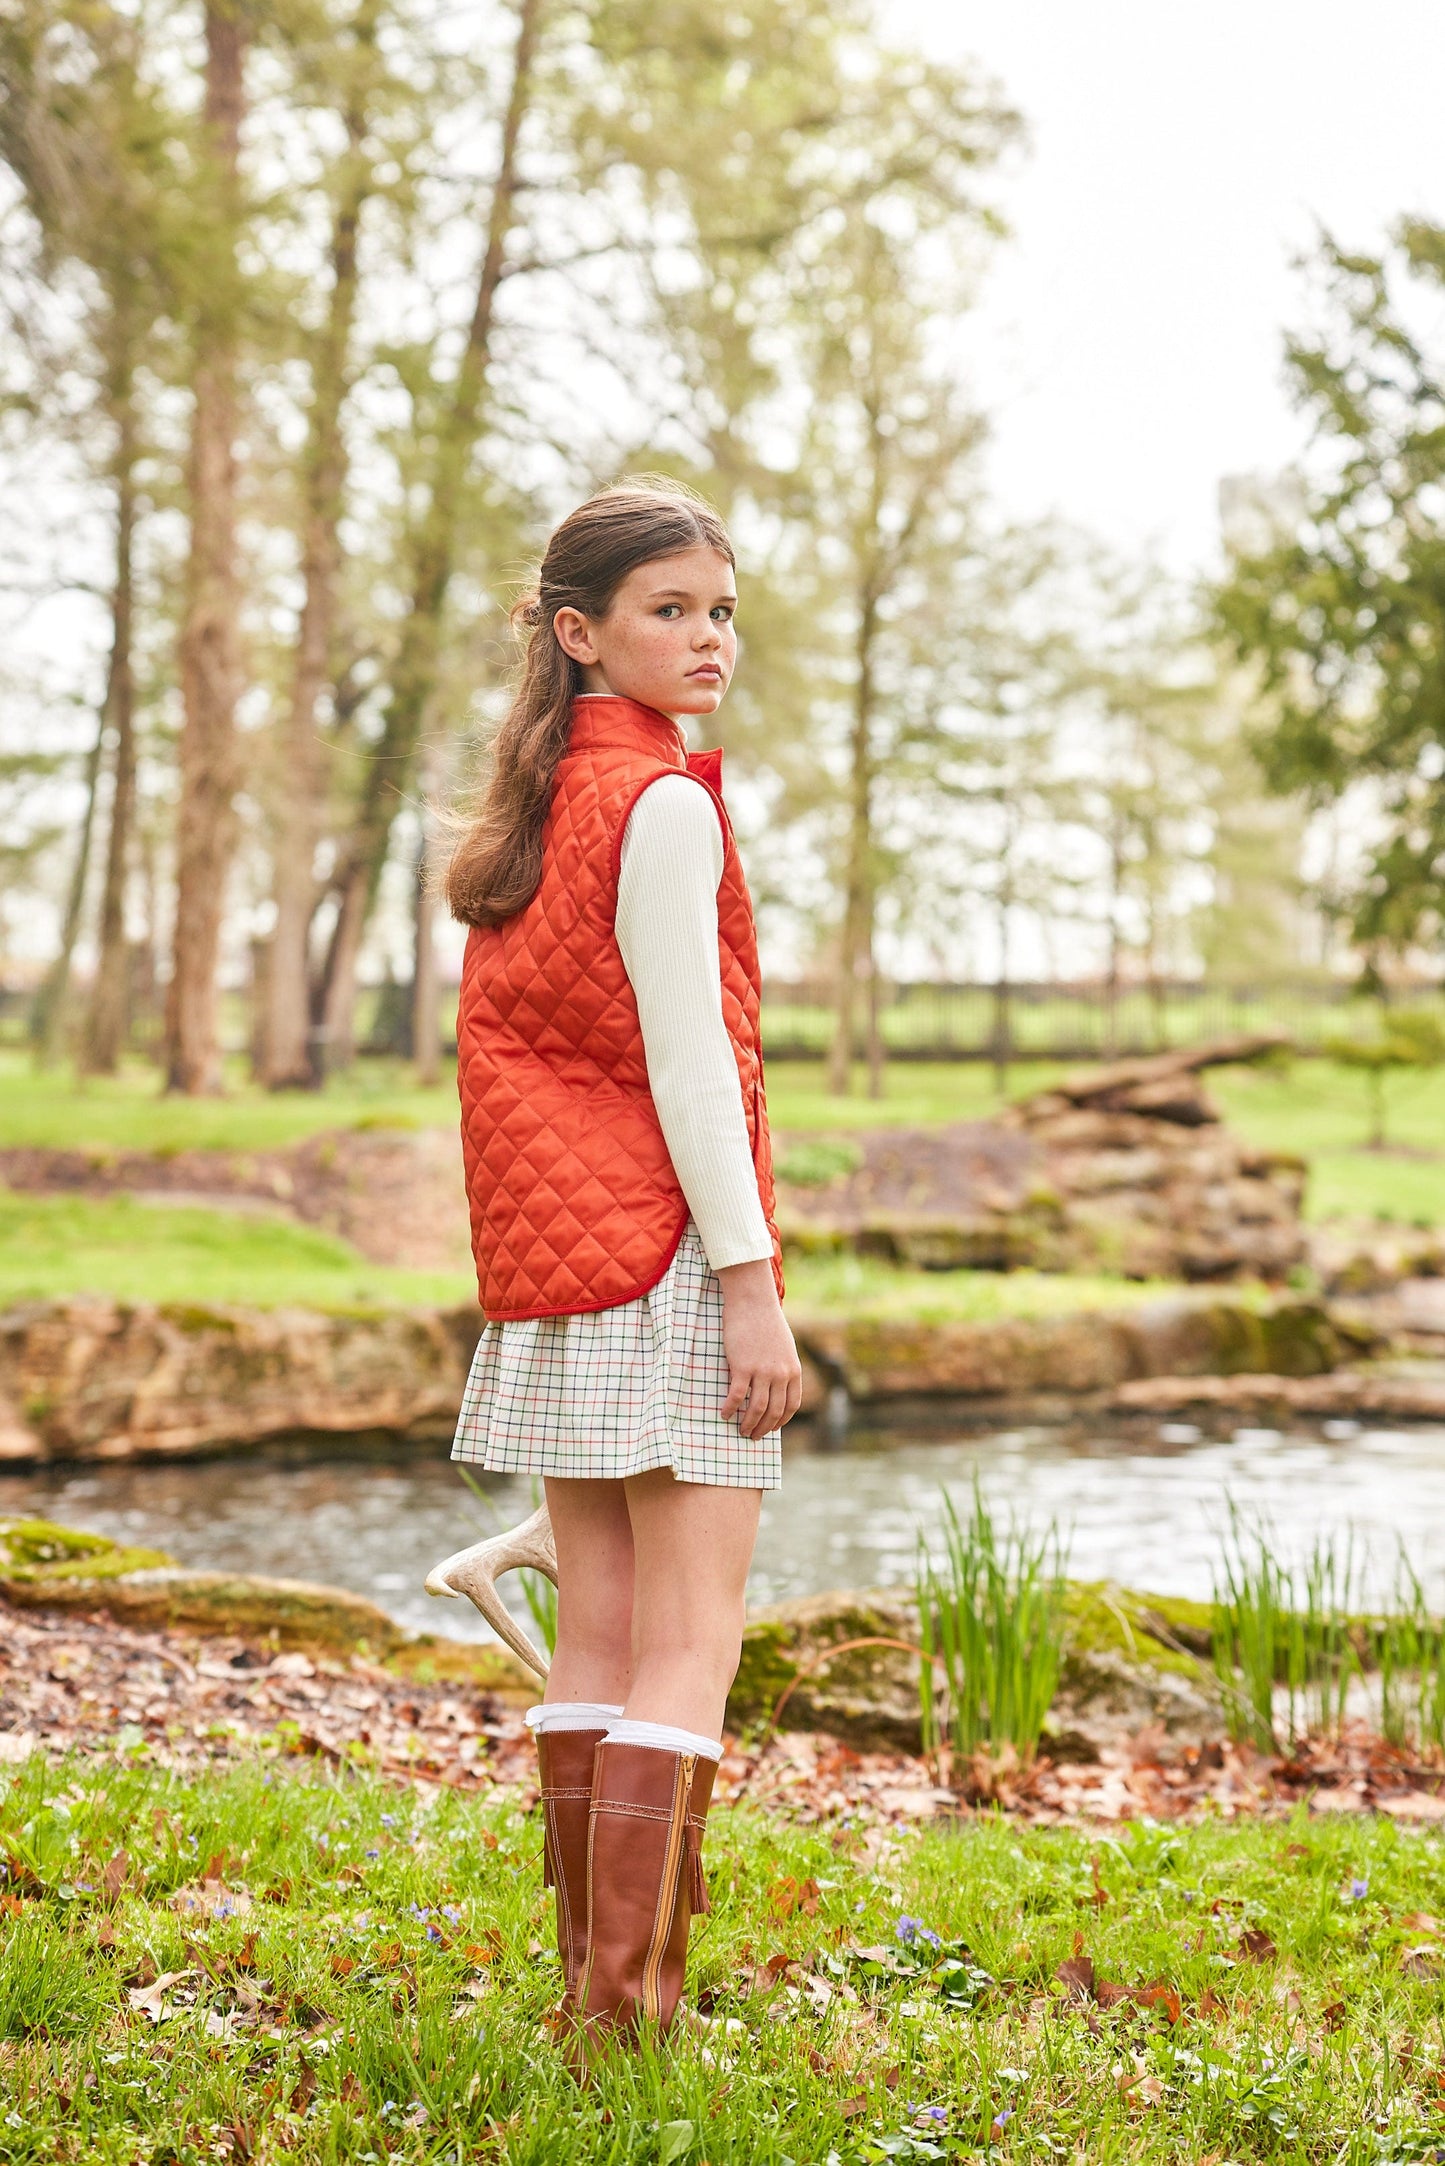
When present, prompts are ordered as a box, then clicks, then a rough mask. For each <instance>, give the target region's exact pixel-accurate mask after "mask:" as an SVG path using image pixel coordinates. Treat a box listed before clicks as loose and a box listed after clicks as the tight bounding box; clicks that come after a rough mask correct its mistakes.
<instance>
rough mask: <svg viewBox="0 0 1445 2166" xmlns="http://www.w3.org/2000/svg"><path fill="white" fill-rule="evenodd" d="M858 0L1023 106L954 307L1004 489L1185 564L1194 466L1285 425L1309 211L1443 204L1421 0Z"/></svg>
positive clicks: (1373, 211) (1209, 509) (1443, 29)
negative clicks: (985, 248)
mask: <svg viewBox="0 0 1445 2166" xmlns="http://www.w3.org/2000/svg"><path fill="white" fill-rule="evenodd" d="M879 4H880V12H881V15H882V19H883V21H884V23H885V24H886V25H887V26H889V27H890V28H891V29H892V30H893V31H894V32H895V33H896V35H897V36H898V37H899V39H900V41H902V40H907V41H908V42H910V43H914V42H916V43H919V44H923V45H926V46H928V47H930V48H931V49H933V50H934V51H937V52H939V53H946V54H948V55H950V56H954V57H962V56H965V55H969V54H972V55H974V56H976V57H977V59H978V60H979V61H980V62H981V63H982V65H983V66H984V68H985V69H986V70H987V71H988V72H989V73H991V74H992V75H993V76H995V77H996V78H997V79H998V80H999V82H1000V83H1001V84H1002V86H1003V88H1004V90H1005V91H1006V93H1007V95H1008V97H1009V99H1010V100H1011V102H1012V103H1013V104H1014V105H1015V106H1016V107H1017V108H1018V109H1019V110H1020V111H1021V112H1022V114H1023V115H1024V118H1025V120H1026V121H1027V123H1028V127H1029V132H1030V138H1031V148H1030V151H1029V153H1028V155H1027V156H1026V157H1024V158H1023V159H1021V160H1019V161H1018V162H1017V164H1016V166H1015V167H1014V168H1013V169H1012V170H1011V171H1010V172H1009V174H1008V175H1007V176H1006V177H1005V179H1004V180H1003V182H1002V184H1001V187H1000V191H999V193H1000V200H1001V204H1002V207H1003V209H1004V210H1005V212H1006V215H1007V216H1008V217H1009V219H1010V222H1011V224H1012V226H1013V229H1014V238H1013V239H1012V241H1010V242H1009V243H1008V244H1006V246H1005V247H1004V248H1003V249H1002V250H1001V251H1000V252H999V255H998V257H997V259H996V262H995V265H994V268H993V271H992V273H991V275H990V278H989V281H988V284H987V286H986V287H985V291H984V300H983V305H982V308H981V310H980V313H979V316H978V318H977V319H976V322H975V328H976V331H977V337H978V353H977V364H976V380H977V382H978V384H979V387H980V390H981V392H982V394H983V396H984V399H985V402H986V404H987V405H988V407H989V408H990V409H991V411H992V412H993V414H994V416H995V437H996V443H995V451H994V474H995V479H996V483H997V486H998V488H999V490H1000V492H1001V494H1002V496H1003V498H1004V500H1005V502H1006V503H1007V504H1008V506H1009V508H1010V509H1012V510H1014V511H1016V512H1018V513H1020V514H1028V515H1032V514H1036V513H1041V512H1044V511H1058V512H1061V513H1063V514H1064V515H1065V516H1066V517H1068V518H1070V519H1073V520H1076V521H1079V522H1080V523H1082V524H1084V525H1086V526H1089V527H1092V528H1094V529H1096V530H1098V531H1100V532H1102V533H1104V534H1106V535H1107V536H1108V537H1109V538H1110V539H1112V540H1114V541H1115V542H1117V543H1119V544H1121V545H1124V546H1131V547H1137V546H1139V545H1141V544H1143V545H1148V544H1151V543H1157V544H1158V545H1159V546H1160V547H1161V548H1162V549H1163V551H1164V553H1165V555H1166V556H1167V557H1168V559H1169V560H1170V561H1171V562H1172V563H1173V564H1174V565H1175V566H1176V567H1177V568H1179V569H1188V568H1190V567H1192V566H1194V565H1197V564H1199V563H1200V562H1201V561H1203V560H1204V559H1205V558H1206V557H1207V556H1208V554H1209V552H1210V550H1211V548H1212V546H1213V544H1214V539H1215V535H1216V532H1217V511H1216V490H1217V486H1218V482H1219V478H1220V476H1221V475H1222V474H1226V473H1243V472H1249V471H1252V470H1254V469H1265V470H1272V469H1275V468H1277V467H1279V466H1281V465H1283V464H1285V463H1286V462H1287V461H1288V460H1289V458H1290V457H1291V456H1292V455H1293V454H1294V453H1295V452H1296V451H1297V449H1298V448H1299V445H1300V443H1301V441H1302V431H1301V423H1300V420H1299V418H1298V416H1296V415H1295V414H1294V413H1293V411H1292V410H1291V408H1290V405H1289V401H1288V398H1287V396H1286V394H1285V391H1284V387H1283V383H1282V373H1281V364H1280V354H1281V343H1280V341H1281V331H1282V328H1283V327H1284V326H1285V325H1286V324H1288V323H1298V322H1300V321H1301V319H1302V316H1303V313H1304V305H1303V289H1302V282H1301V279H1300V276H1299V274H1298V272H1297V271H1296V270H1294V269H1293V268H1292V265H1293V262H1294V259H1295V258H1296V257H1297V256H1298V254H1299V252H1300V250H1301V248H1303V247H1307V246H1308V245H1309V243H1310V240H1311V236H1312V235H1313V234H1314V232H1315V231H1316V227H1317V224H1318V223H1319V222H1320V221H1323V222H1324V223H1325V224H1327V225H1328V226H1329V227H1330V228H1331V229H1332V230H1333V231H1334V232H1335V233H1336V234H1337V236H1338V237H1339V238H1340V239H1341V240H1342V241H1344V242H1346V243H1348V244H1350V245H1352V246H1361V245H1365V246H1368V245H1372V244H1373V243H1374V242H1375V241H1376V240H1377V239H1378V237H1379V235H1380V234H1381V232H1382V231H1383V229H1384V227H1385V226H1386V225H1387V224H1388V223H1390V222H1391V221H1393V220H1394V219H1395V218H1396V217H1398V216H1399V215H1400V214H1401V213H1402V212H1406V211H1423V212H1427V213H1429V214H1431V215H1433V216H1435V217H1437V218H1445V5H1442V4H1441V0H1372V5H1371V6H1369V7H1368V8H1361V7H1359V6H1358V5H1346V4H1345V0H1211V4H1210V5H1209V6H1208V7H1205V6H1203V5H1201V4H1200V0H1192V4H1183V5H1181V4H1180V0H1088V4H1087V5H1081V4H1080V0H879Z"/></svg>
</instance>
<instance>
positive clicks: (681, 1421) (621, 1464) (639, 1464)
mask: <svg viewBox="0 0 1445 2166" xmlns="http://www.w3.org/2000/svg"><path fill="white" fill-rule="evenodd" d="M727 1392H728V1365H727V1357H726V1355H725V1354H724V1352H723V1316H722V1287H721V1286H720V1285H719V1284H718V1280H717V1274H716V1273H715V1272H714V1271H713V1269H712V1267H711V1265H710V1264H709V1263H708V1260H707V1257H706V1255H705V1254H704V1252H703V1245H702V1242H701V1241H700V1240H699V1239H698V1233H697V1228H696V1227H695V1226H694V1225H693V1223H692V1221H691V1220H690V1219H689V1221H688V1224H687V1230H686V1232H685V1233H684V1234H683V1237H682V1240H681V1242H680V1243H679V1245H678V1251H677V1254H676V1255H675V1256H674V1258H673V1260H672V1262H671V1263H670V1264H669V1265H668V1267H667V1270H666V1271H665V1272H664V1273H663V1275H662V1277H661V1278H660V1279H659V1280H658V1283H657V1284H656V1286H654V1287H653V1289H652V1291H651V1293H646V1294H642V1295H640V1296H639V1297H638V1299H637V1300H636V1301H623V1302H620V1303H619V1304H618V1305H617V1307H615V1308H611V1309H596V1310H594V1311H593V1312H592V1313H591V1314H590V1315H586V1316H539V1317H532V1318H529V1319H527V1320H525V1321H524V1322H521V1323H501V1324H488V1325H487V1327H486V1329H485V1331H483V1333H482V1336H481V1339H480V1341H479V1342H478V1345H477V1351H476V1353H475V1355H474V1356H473V1359H472V1368H471V1374H470V1376H469V1377H468V1378H467V1387H466V1391H465V1393H464V1394H463V1397H462V1411H461V1417H460V1419H459V1420H458V1422H457V1434H456V1441H455V1443H454V1444H453V1445H452V1457H453V1459H463V1460H467V1461H469V1462H470V1463H471V1464H473V1465H478V1466H482V1467H484V1468H486V1470H487V1472H488V1473H490V1474H550V1475H554V1476H561V1477H563V1478H566V1479H569V1480H572V1481H621V1480H623V1479H624V1478H625V1477H626V1476H628V1475H629V1474H646V1473H648V1472H649V1471H650V1470H651V1469H653V1468H655V1467H670V1468H671V1469H672V1472H673V1474H674V1475H675V1476H676V1478H677V1479H678V1481H680V1482H710V1483H712V1484H714V1485H716V1486H717V1487H719V1488H723V1489H776V1488H777V1487H778V1486H779V1484H780V1483H781V1481H782V1478H783V1477H782V1467H783V1453H782V1444H781V1442H780V1439H779V1437H778V1434H777V1432H776V1431H775V1432H774V1433H773V1435H772V1436H765V1437H751V1438H750V1437H745V1436H743V1434H742V1433H741V1431H740V1430H739V1428H738V1425H737V1421H736V1419H733V1420H731V1421H724V1420H723V1418H722V1413H721V1408H722V1403H723V1400H724V1399H725V1398H726V1397H727Z"/></svg>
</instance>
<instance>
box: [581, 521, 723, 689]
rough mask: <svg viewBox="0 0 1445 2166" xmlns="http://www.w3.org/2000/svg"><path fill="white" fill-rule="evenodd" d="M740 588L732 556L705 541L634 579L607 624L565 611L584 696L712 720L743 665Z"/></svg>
mask: <svg viewBox="0 0 1445 2166" xmlns="http://www.w3.org/2000/svg"><path fill="white" fill-rule="evenodd" d="M737 606H738V596H737V583H736V581H735V580H734V578H733V568H732V566H731V564H729V562H728V560H727V558H726V557H725V556H720V555H719V554H718V552H717V550H716V549H710V548H709V547H708V546H707V544H706V543H703V542H700V543H699V544H698V545H697V547H696V548H694V549H682V550H679V552H678V554H677V555H676V556H672V557H656V558H654V560H653V562H652V563H650V564H640V565H639V566H638V567H637V570H636V571H635V572H629V573H628V575H627V577H626V578H625V579H624V580H623V582H622V584H621V586H620V587H619V588H618V590H617V592H616V594H615V595H614V596H613V598H612V606H611V608H610V609H609V610H608V612H607V614H606V616H605V617H584V616H583V614H582V612H581V611H580V610H579V609H559V610H558V612H557V614H556V616H555V617H554V618H553V620H552V622H553V629H554V630H555V632H556V634H557V640H558V643H559V645H560V646H561V647H562V648H563V650H564V652H565V653H567V654H570V655H571V657H572V659H573V661H574V662H580V663H581V665H582V683H583V689H584V690H585V691H588V692H614V693H616V694H617V695H618V696H619V697H620V698H623V699H635V700H639V701H641V703H642V705H643V706H644V707H655V708H657V710H658V711H659V713H661V714H667V715H673V716H677V715H682V714H711V713H712V712H713V710H714V708H716V707H718V706H720V705H721V703H722V697H723V694H724V693H725V692H726V690H727V688H728V683H729V680H730V679H731V677H732V673H733V664H734V663H735V662H736V660H737V653H738V635H737V633H736V631H735V630H734V628H733V616H734V614H735V612H736V610H737Z"/></svg>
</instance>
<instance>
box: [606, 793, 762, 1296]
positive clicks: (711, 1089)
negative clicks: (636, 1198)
mask: <svg viewBox="0 0 1445 2166" xmlns="http://www.w3.org/2000/svg"><path fill="white" fill-rule="evenodd" d="M722 875H723V840H722V830H721V827H720V825H719V822H718V816H717V809H716V807H715V806H714V805H713V803H712V801H711V799H710V798H709V796H708V793H707V791H706V790H704V789H700V788H699V786H698V784H697V783H696V782H690V781H688V780H687V778H686V777H685V776H683V775H664V776H662V777H660V778H659V780H658V781H656V782H653V783H649V785H648V787H647V788H646V789H645V790H644V791H643V793H642V795H641V796H640V797H639V798H638V800H637V802H636V804H635V805H634V806H633V808H632V811H631V813H630V814H629V816H628V821H627V826H626V829H625V830H624V833H623V837H622V867H621V873H620V876H619V879H618V883H617V945H618V947H619V948H620V949H621V951H622V961H623V966H624V968H625V969H626V971H627V975H628V978H629V980H630V982H631V985H632V990H633V992H634V994H635V995H636V998H637V1013H638V1019H639V1021H640V1022H641V1025H642V1044H643V1050H644V1053H645V1055H646V1059H647V1080H648V1082H649V1084H650V1085H651V1088H652V1096H653V1102H654V1103H655V1105H656V1107H657V1117H658V1119H659V1121H660V1122H661V1124H662V1133H663V1137H664V1139H665V1141H666V1143H667V1148H668V1152H669V1155H670V1156H671V1159H672V1163H673V1167H674V1170H675V1171H676V1174H677V1178H678V1181H679V1183H680V1185H681V1188H682V1192H683V1195H684V1196H685V1197H686V1198H687V1204H688V1209H689V1210H690V1211H691V1212H692V1216H693V1222H694V1224H695V1225H696V1227H697V1230H698V1235H699V1238H700V1239H701V1241H702V1245H703V1248H704V1250H705V1251H706V1253H707V1260H708V1262H709V1263H710V1264H711V1265H712V1267H713V1269H714V1271H721V1270H724V1269H725V1268H726V1267H727V1266H728V1265H729V1264H739V1263H756V1262H758V1261H760V1260H761V1259H762V1258H764V1257H768V1256H771V1255H772V1252H773V1244H772V1237H771V1235H770V1234H769V1232H768V1225H767V1220H766V1218H765V1217H764V1216H763V1206H762V1202H761V1199H760V1198H759V1195H758V1177H757V1171H756V1169H755V1167H754V1165H753V1154H752V1150H751V1148H750V1146H749V1143H748V1127H747V1118H746V1116H745V1114H744V1112H743V1098H742V1090H741V1087H740V1085H739V1082H738V1067H737V1061H736V1060H735V1059H734V1057H733V1049H732V1044H731V1041H730V1040H729V1038H728V1033H727V1025H726V1024H725V1023H724V1021H723V1010H722V970H721V965H720V962H719V958H718V928H717V891H718V883H719V882H720V881H721V879H722Z"/></svg>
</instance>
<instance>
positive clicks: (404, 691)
mask: <svg viewBox="0 0 1445 2166" xmlns="http://www.w3.org/2000/svg"><path fill="white" fill-rule="evenodd" d="M544 13H545V0H517V11H516V35H515V39H514V42H513V46H512V54H511V66H510V76H509V81H508V87H507V94H506V99H505V104H504V107H503V111H502V117H501V127H500V133H499V139H498V151H497V159H496V166H495V171H494V173H493V177H492V182H491V188H490V197H489V202H488V206H487V215H486V220H485V225H484V238H483V244H482V249H481V259H480V263H479V266H478V271H477V279H476V287H475V293H474V299H473V304H472V311H471V317H470V321H469V322H468V325H467V329H466V337H465V342H464V344H463V347H462V352H461V358H460V360H459V362H458V364H457V369H456V374H455V378H454V380H453V383H452V386H451V392H450V396H449V398H448V399H447V400H446V402H445V405H444V407H443V410H442V413H441V416H440V420H439V425H438V427H437V430H436V436H435V441H434V445H433V447H432V452H431V458H430V472H429V474H428V477H427V482H426V490H425V494H426V504H425V509H424V511H423V512H422V514H421V516H420V518H419V520H418V521H417V524H416V526H415V528H414V530H413V533H412V536H411V550H410V566H409V579H408V590H409V591H408V598H407V609H406V616H405V619H404V621H403V624H402V629H401V638H400V643H399V647H398V651H397V654H396V657H395V660H394V662H393V665H392V670H391V689H390V694H389V697H388V700H387V705H386V711H385V715H384V717H383V722H382V729H381V735H380V738H379V740H378V742H377V744H376V746H375V747H374V749H373V750H372V752H371V755H370V757H369V759H368V762H367V766H366V771H365V776H364V779H363V782H362V786H361V794H360V799H359V803H358V805H357V810H356V815H355V819H354V821H353V824H352V827H351V830H350V833H349V834H348V835H347V837H346V839H345V843H344V847H343V853H342V857H341V862H340V865H339V867H338V870H337V873H336V875H335V876H334V882H333V884H334V887H335V891H336V895H337V911H336V920H335V924H334V926H333V929H332V933H331V939H330V943H329V946H328V949H327V955H326V962H325V968H324V971H323V974H322V978H321V982H320V984H319V986H318V988H317V1006H318V1008H319V1016H318V1022H319V1027H320V1031H321V1034H322V1039H323V1044H324V1047H325V1058H326V1060H327V1061H328V1063H329V1062H338V1061H339V1062H345V1061H346V1060H348V1059H349V1058H350V1055H351V1051H352V1048H353V1040H354V1021H353V1012H354V1004H355V988H356V963H357V958H358V956H359V954H360V951H361V941H362V936H363V934H364V932H365V930H366V921H367V918H368V916H369V915H370V912H371V907H372V904H373V903H374V902H375V899H376V893H377V889H378V887H379V885H380V881H381V874H382V868H383V866H384V865H385V863H386V853H387V847H388V844H389V842H390V839H391V830H392V825H393V822H394V821H395V818H396V814H397V811H398V809H399V808H400V806H401V805H402V803H403V802H404V801H405V799H404V793H405V792H406V790H407V789H408V787H409V785H410V783H411V780H412V777H413V775H414V773H415V766H416V756H417V750H418V747H419V745H420V742H421V734H422V728H423V725H424V723H425V720H426V714H427V708H428V704H429V702H430V700H431V697H432V694H433V691H434V688H435V685H436V681H437V673H438V668H439V664H440V653H441V643H442V635H443V626H444V619H445V610H446V602H447V594H448V590H449V588H450V586H451V581H452V573H453V570H454V567H455V564H456V558H457V550H458V542H459V520H460V516H461V509H462V505H463V502H464V497H465V485H466V479H467V474H468V470H469V468H470V466H471V463H472V457H473V453H474V450H475V446H476V443H477V438H478V436H479V434H480V432H481V428H482V423H483V417H484V401H485V393H486V386H487V372H488V369H489V367H490V365H491V359H492V340H493V334H494V330H495V326H496V310H497V297H498V294H499V293H500V291H501V288H502V284H503V281H504V279H506V278H507V277H508V276H509V275H510V272H511V270H512V268H514V266H510V265H509V263H508V259H507V243H508V239H509V237H510V235H511V232H512V227H513V222H514V218H515V215H516V206H517V196H518V188H519V180H520V175H519V160H520V155H521V149H522V137H523V130H524V127H525V125H526V122H527V119H528V116H529V114H530V112H531V110H532V107H533V103H534V100H535V98H536V95H537V57H538V42H539V39H540V36H541V32H542V25H543V17H544Z"/></svg>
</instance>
